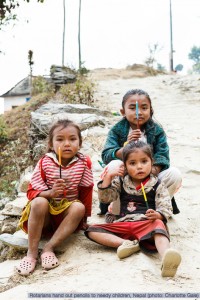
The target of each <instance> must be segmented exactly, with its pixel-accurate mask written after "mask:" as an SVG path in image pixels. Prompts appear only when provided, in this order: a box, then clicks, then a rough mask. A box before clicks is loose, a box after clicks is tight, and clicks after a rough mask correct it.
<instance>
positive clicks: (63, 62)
mask: <svg viewBox="0 0 200 300" xmlns="http://www.w3.org/2000/svg"><path fill="white" fill-rule="evenodd" d="M65 16H66V10H65V0H63V43H62V66H63V67H64V65H65Z"/></svg>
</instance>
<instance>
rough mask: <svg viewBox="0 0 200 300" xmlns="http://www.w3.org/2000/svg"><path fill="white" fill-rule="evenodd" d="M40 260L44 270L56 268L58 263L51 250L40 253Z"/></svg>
mask: <svg viewBox="0 0 200 300" xmlns="http://www.w3.org/2000/svg"><path fill="white" fill-rule="evenodd" d="M41 261H42V268H43V269H45V270H50V269H53V268H56V267H57V266H58V265H59V263H58V259H57V257H56V256H55V254H54V253H53V252H51V251H47V252H44V253H42V255H41Z"/></svg>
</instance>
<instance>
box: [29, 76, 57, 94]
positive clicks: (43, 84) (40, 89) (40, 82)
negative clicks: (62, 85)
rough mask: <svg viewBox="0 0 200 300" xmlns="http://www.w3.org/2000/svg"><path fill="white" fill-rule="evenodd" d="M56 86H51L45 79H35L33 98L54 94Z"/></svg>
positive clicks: (38, 77)
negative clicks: (43, 94) (44, 94)
mask: <svg viewBox="0 0 200 300" xmlns="http://www.w3.org/2000/svg"><path fill="white" fill-rule="evenodd" d="M53 92H54V85H53V84H50V83H49V82H48V81H47V80H46V79H45V78H44V77H42V76H37V77H35V78H33V86H32V96H35V95H38V94H41V93H53Z"/></svg>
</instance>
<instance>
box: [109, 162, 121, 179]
mask: <svg viewBox="0 0 200 300" xmlns="http://www.w3.org/2000/svg"><path fill="white" fill-rule="evenodd" d="M105 176H110V177H112V178H113V177H115V176H124V164H123V162H119V163H118V164H116V165H115V166H112V167H108V169H107V170H106V174H105Z"/></svg>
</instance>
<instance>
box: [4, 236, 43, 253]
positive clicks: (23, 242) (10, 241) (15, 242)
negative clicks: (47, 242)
mask: <svg viewBox="0 0 200 300" xmlns="http://www.w3.org/2000/svg"><path fill="white" fill-rule="evenodd" d="M0 241H1V242H2V243H4V244H5V245H7V246H11V247H14V248H16V249H21V250H24V249H26V250H27V249H28V239H24V238H20V237H16V236H15V235H12V234H9V233H3V234H1V235H0ZM43 245H44V241H43V242H40V243H39V247H38V248H39V249H40V250H41V249H42V248H43Z"/></svg>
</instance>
